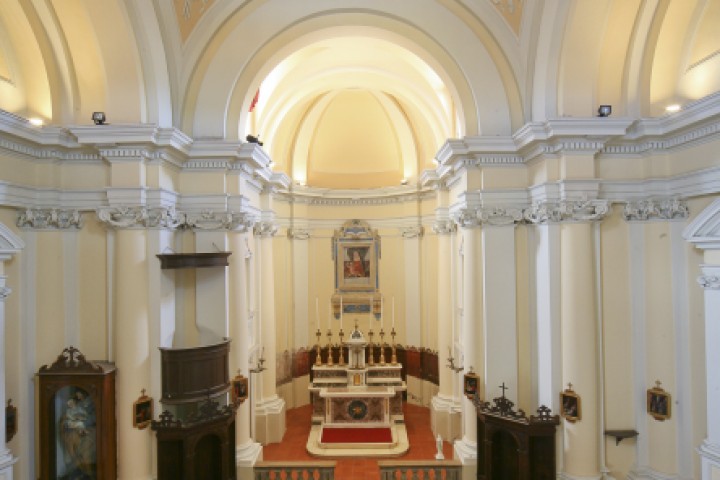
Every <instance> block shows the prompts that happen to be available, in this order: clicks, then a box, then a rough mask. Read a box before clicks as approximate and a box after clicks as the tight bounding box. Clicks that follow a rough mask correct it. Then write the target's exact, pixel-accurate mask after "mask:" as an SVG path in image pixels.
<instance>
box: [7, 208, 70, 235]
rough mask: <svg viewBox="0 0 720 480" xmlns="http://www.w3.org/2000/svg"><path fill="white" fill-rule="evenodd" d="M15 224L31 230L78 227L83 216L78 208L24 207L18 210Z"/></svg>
mask: <svg viewBox="0 0 720 480" xmlns="http://www.w3.org/2000/svg"><path fill="white" fill-rule="evenodd" d="M15 224H16V225H17V226H18V227H20V228H28V229H33V230H69V229H80V228H82V226H83V217H82V214H81V213H80V212H79V211H78V210H73V209H61V208H26V209H24V210H18V217H17V221H16V222H15Z"/></svg>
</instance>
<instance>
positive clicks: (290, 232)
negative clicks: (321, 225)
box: [287, 227, 310, 240]
mask: <svg viewBox="0 0 720 480" xmlns="http://www.w3.org/2000/svg"><path fill="white" fill-rule="evenodd" d="M287 236H288V238H291V239H294V240H307V239H308V238H310V230H308V229H307V228H300V227H291V228H288V229H287Z"/></svg>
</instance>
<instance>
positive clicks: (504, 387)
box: [499, 382, 510, 398]
mask: <svg viewBox="0 0 720 480" xmlns="http://www.w3.org/2000/svg"><path fill="white" fill-rule="evenodd" d="M499 388H502V392H503V393H502V396H503V398H505V390H510V387H506V386H505V382H503V384H502V385H500V387H499Z"/></svg>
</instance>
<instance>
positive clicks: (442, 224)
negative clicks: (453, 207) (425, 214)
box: [432, 218, 457, 235]
mask: <svg viewBox="0 0 720 480" xmlns="http://www.w3.org/2000/svg"><path fill="white" fill-rule="evenodd" d="M432 229H433V232H435V233H436V234H438V235H448V234H450V233H454V232H455V231H456V230H457V225H456V224H455V222H453V221H452V220H450V219H449V218H448V219H443V220H435V223H434V224H433V227H432Z"/></svg>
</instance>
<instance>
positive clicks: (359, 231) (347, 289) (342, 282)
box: [333, 220, 380, 313]
mask: <svg viewBox="0 0 720 480" xmlns="http://www.w3.org/2000/svg"><path fill="white" fill-rule="evenodd" d="M379 258H380V237H379V236H378V234H377V231H375V230H373V229H372V228H370V225H369V224H368V223H367V222H365V221H363V220H348V221H347V222H345V223H344V224H343V226H342V228H340V229H339V230H336V231H335V235H334V236H333V259H334V260H335V290H336V293H340V294H342V293H355V292H369V293H371V292H375V291H377V289H378V259H379ZM358 305H362V306H364V307H365V308H370V307H369V304H368V303H367V300H366V301H365V303H361V304H358ZM353 306H354V304H353V303H348V304H347V305H345V304H343V310H347V313H356V312H352V311H351V310H352V308H353Z"/></svg>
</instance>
